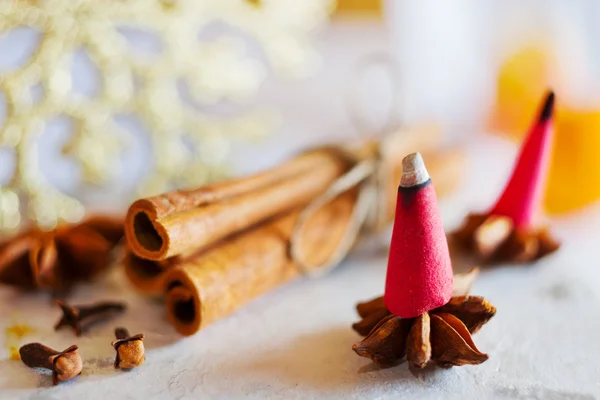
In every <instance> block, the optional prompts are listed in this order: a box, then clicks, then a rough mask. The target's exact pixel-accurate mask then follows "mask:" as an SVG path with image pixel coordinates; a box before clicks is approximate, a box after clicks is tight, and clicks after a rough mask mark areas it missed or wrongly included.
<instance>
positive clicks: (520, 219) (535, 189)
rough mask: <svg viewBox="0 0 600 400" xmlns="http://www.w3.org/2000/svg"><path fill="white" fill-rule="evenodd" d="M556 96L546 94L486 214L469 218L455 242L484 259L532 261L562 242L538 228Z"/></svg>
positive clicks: (550, 149)
mask: <svg viewBox="0 0 600 400" xmlns="http://www.w3.org/2000/svg"><path fill="white" fill-rule="evenodd" d="M553 109H554V93H553V92H550V93H548V95H547V96H546V99H545V101H544V104H543V106H542V108H541V110H540V113H539V115H538V117H537V119H536V120H535V122H534V124H533V126H532V128H531V130H530V131H529V134H528V136H527V138H526V139H525V142H524V143H523V146H522V148H521V152H520V154H519V157H518V159H517V162H516V165H515V168H514V171H513V173H512V176H511V178H510V179H509V181H508V183H507V185H506V188H505V189H504V191H503V193H502V195H501V196H500V198H499V199H498V201H497V203H496V204H495V205H494V207H493V208H492V209H491V210H490V211H489V212H487V213H481V214H470V215H469V216H468V217H467V219H466V221H465V223H464V224H463V226H462V227H461V228H459V229H458V230H457V231H456V232H455V233H454V234H453V238H455V239H456V241H457V242H458V243H459V244H460V245H462V246H463V247H464V248H465V249H467V250H468V251H472V252H474V253H475V254H476V255H477V256H478V257H479V258H480V259H481V260H482V261H484V262H488V263H492V262H502V261H511V262H522V263H526V262H532V261H535V260H538V259H540V258H542V257H544V256H546V255H548V254H550V253H553V252H554V251H556V250H558V248H559V247H560V244H559V243H558V242H557V241H556V240H555V239H554V238H553V237H552V235H551V234H550V233H549V231H548V228H547V227H544V226H540V224H539V222H538V218H539V216H540V214H541V208H542V201H543V198H542V197H543V193H544V186H545V184H546V177H547V175H548V170H549V161H550V155H551V151H552V140H553V136H554V133H553V128H552V122H553V117H552V115H553Z"/></svg>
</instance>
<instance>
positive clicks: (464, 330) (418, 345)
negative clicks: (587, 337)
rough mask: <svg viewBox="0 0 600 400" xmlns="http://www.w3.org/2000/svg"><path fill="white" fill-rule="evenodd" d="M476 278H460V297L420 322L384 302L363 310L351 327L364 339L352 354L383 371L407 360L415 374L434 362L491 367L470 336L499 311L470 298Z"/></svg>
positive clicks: (368, 304)
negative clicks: (402, 315)
mask: <svg viewBox="0 0 600 400" xmlns="http://www.w3.org/2000/svg"><path fill="white" fill-rule="evenodd" d="M475 275H476V271H475V270H474V271H472V272H471V273H469V274H467V275H462V276H457V277H456V278H455V279H456V281H457V285H455V291H454V294H455V296H454V297H452V299H451V300H450V301H449V302H448V303H447V304H446V305H444V306H442V307H439V308H436V309H434V310H431V311H429V312H427V313H424V314H421V315H420V316H418V317H416V318H401V317H398V316H395V315H393V314H392V313H390V311H389V310H388V309H387V308H386V306H385V304H384V301H383V297H377V298H375V299H373V300H371V301H368V302H365V303H360V304H358V305H357V306H356V310H357V312H358V314H359V316H360V317H361V318H362V320H361V321H359V322H357V323H355V324H354V325H353V326H352V327H353V328H354V330H355V331H356V332H358V333H359V334H360V335H362V336H365V338H364V339H363V340H362V341H361V342H359V343H356V344H355V345H354V346H352V349H353V350H354V351H355V352H356V354H358V355H359V356H361V357H366V358H369V359H371V360H372V361H373V362H374V363H375V364H377V365H379V366H381V367H389V366H393V365H395V364H397V363H398V362H400V361H401V360H402V359H403V358H404V357H406V359H407V361H408V362H409V363H410V365H412V366H413V367H416V368H424V367H425V366H426V365H427V363H428V362H429V361H430V360H431V361H434V362H435V363H436V364H437V365H439V366H441V367H452V366H459V365H465V364H481V363H482V362H484V361H486V360H487V359H488V356H487V354H484V353H482V352H480V351H479V350H478V349H477V347H476V346H475V343H474V342H473V339H472V337H471V334H473V333H475V332H477V331H478V330H479V329H480V328H481V327H482V326H483V325H484V324H485V323H486V322H488V321H489V320H490V319H491V318H492V317H493V316H494V315H495V314H496V308H495V307H494V306H492V305H491V304H490V303H488V302H487V300H485V299H484V298H483V297H478V296H466V292H468V289H469V287H470V283H471V282H472V280H473V279H474V277H475ZM465 281H466V282H465ZM459 294H460V295H459Z"/></svg>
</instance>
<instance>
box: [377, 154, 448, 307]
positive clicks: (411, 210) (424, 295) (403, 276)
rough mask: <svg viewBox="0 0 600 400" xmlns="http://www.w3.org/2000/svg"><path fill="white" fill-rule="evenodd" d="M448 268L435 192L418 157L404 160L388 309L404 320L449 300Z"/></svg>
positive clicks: (388, 283)
mask: <svg viewBox="0 0 600 400" xmlns="http://www.w3.org/2000/svg"><path fill="white" fill-rule="evenodd" d="M452 285H453V275H452V264H451V262H450V253H449V252H448V243H447V242H446V235H445V233H444V227H443V224H442V218H441V216H440V211H439V209H438V204H437V198H436V195H435V189H434V187H433V184H432V183H431V179H430V178H429V173H428V172H427V169H426V168H425V164H424V163H423V159H422V158H421V155H420V154H419V153H413V154H410V155H408V156H406V157H405V158H404V160H402V178H401V181H400V187H399V188H398V200H397V203H396V219H395V221H394V230H393V234H392V242H391V245H390V256H389V260H388V269H387V277H386V285H385V296H384V301H385V305H386V306H387V308H388V309H389V310H390V311H391V312H392V313H394V314H395V315H397V316H399V317H403V318H413V317H417V316H419V315H421V314H423V313H424V312H427V311H429V310H432V309H434V308H437V307H440V306H443V305H444V304H446V303H448V301H450V298H451V297H452Z"/></svg>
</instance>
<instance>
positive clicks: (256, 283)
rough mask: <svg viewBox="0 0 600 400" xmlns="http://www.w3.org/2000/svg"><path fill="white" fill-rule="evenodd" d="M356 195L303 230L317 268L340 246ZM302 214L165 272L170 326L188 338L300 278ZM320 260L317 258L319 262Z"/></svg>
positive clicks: (346, 196)
mask: <svg viewBox="0 0 600 400" xmlns="http://www.w3.org/2000/svg"><path fill="white" fill-rule="evenodd" d="M356 193H357V192H356V190H351V191H349V192H347V193H344V194H342V195H341V196H339V197H338V198H336V199H335V200H333V201H332V202H331V203H329V204H327V205H325V206H323V207H322V208H321V209H319V210H318V211H317V212H316V213H315V214H314V215H313V217H312V218H311V220H310V221H309V223H307V224H306V228H305V229H304V230H303V236H302V241H301V249H302V252H306V253H307V257H312V260H313V261H315V262H316V263H318V262H319V261H324V260H325V259H326V258H327V257H328V256H329V254H331V252H332V251H333V250H334V249H335V248H336V247H337V245H338V243H339V241H340V240H341V238H342V235H343V233H344V230H345V229H346V228H347V226H348V224H349V222H350V218H351V215H352V208H353V207H354V203H355V201H356ZM298 215H299V211H295V212H292V213H289V214H287V215H285V216H283V217H279V218H277V219H275V220H273V221H272V222H270V223H268V224H263V225H261V226H259V227H256V228H254V229H252V230H250V231H248V232H245V233H244V234H240V235H238V236H236V237H234V238H232V239H230V240H228V241H226V242H224V243H222V244H221V245H219V246H216V247H215V248H213V249H212V250H209V251H208V252H206V253H205V254H204V255H202V256H200V257H198V258H196V259H193V260H190V261H188V262H184V263H183V264H181V265H179V266H177V267H174V268H171V269H169V270H168V272H167V273H166V277H165V283H164V284H165V287H166V303H167V315H168V318H169V321H170V322H171V323H172V324H173V326H174V327H175V329H177V331H178V332H180V333H181V334H183V335H192V334H194V333H196V332H197V331H198V330H200V329H201V328H203V327H205V326H206V325H208V324H210V323H212V322H214V321H216V320H218V319H220V318H223V317H224V316H226V315H228V314H230V313H232V312H234V311H235V310H237V309H238V308H240V307H241V306H243V305H244V304H246V303H248V302H249V301H251V300H252V299H254V298H256V297H258V296H260V295H262V294H264V293H266V292H268V291H270V290H271V289H273V288H275V287H277V286H280V285H282V284H284V283H286V282H288V281H290V280H292V279H294V278H296V277H298V276H299V275H300V271H299V269H298V268H297V266H296V265H295V264H294V263H293V261H292V259H291V258H290V254H289V251H288V249H289V240H290V236H291V233H292V230H293V227H294V225H295V223H296V220H297V218H298ZM315 258H316V259H315Z"/></svg>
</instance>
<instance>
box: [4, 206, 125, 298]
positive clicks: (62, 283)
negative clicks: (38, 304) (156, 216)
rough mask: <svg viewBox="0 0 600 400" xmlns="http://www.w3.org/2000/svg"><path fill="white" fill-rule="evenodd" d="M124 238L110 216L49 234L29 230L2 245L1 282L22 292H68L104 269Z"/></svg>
mask: <svg viewBox="0 0 600 400" xmlns="http://www.w3.org/2000/svg"><path fill="white" fill-rule="evenodd" d="M122 237H123V223H122V220H120V219H117V218H112V217H107V216H95V217H90V218H88V219H86V220H85V221H83V222H81V223H79V224H70V225H68V224H66V225H62V226H59V227H57V228H56V229H54V230H52V231H49V232H44V231H42V230H40V229H38V228H31V229H28V230H27V231H25V232H22V233H21V234H18V235H16V236H14V237H12V238H10V239H8V240H6V241H4V242H3V243H1V244H0V283H3V284H6V285H12V286H17V287H20V288H23V289H38V288H40V289H50V290H53V291H61V290H65V289H68V288H69V287H70V286H71V285H72V284H73V283H75V282H78V281H86V280H90V279H91V278H93V277H94V276H95V275H96V274H98V273H99V272H101V271H103V270H105V269H106V268H107V267H108V266H109V265H110V262H111V251H112V250H113V249H114V247H115V246H116V245H117V243H118V242H119V241H120V240H121V238H122Z"/></svg>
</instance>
